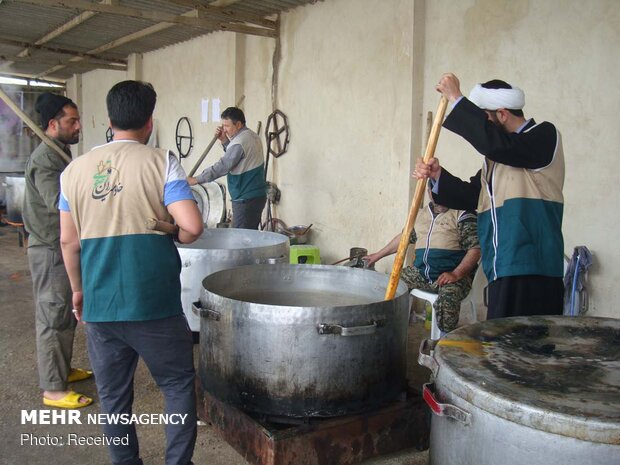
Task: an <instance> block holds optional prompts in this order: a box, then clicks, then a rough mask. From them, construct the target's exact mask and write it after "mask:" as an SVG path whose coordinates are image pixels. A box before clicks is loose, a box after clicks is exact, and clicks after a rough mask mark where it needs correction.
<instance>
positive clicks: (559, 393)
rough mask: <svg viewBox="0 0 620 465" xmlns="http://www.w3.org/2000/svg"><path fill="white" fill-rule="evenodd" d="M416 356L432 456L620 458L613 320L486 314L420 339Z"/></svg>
mask: <svg viewBox="0 0 620 465" xmlns="http://www.w3.org/2000/svg"><path fill="white" fill-rule="evenodd" d="M433 349H434V350H433ZM420 363H421V364H422V365H425V366H427V367H429V368H430V369H431V370H432V372H433V375H434V385H433V384H429V385H426V386H425V387H424V398H425V399H426V401H427V403H428V404H429V406H430V407H431V410H432V411H433V413H435V415H434V416H433V419H432V423H431V439H430V441H431V447H430V459H431V460H430V463H431V465H444V464H453V463H454V464H456V463H458V464H460V465H497V464H502V465H517V464H519V465H521V464H528V465H583V464H588V465H610V464H612V463H615V464H617V463H620V320H615V319H609V318H568V317H550V316H549V317H518V318H506V319H499V320H491V321H486V322H483V323H477V324H474V325H470V326H466V327H463V328H460V329H457V330H456V331H453V332H452V333H450V334H448V335H447V336H446V337H444V338H443V339H441V340H440V341H438V342H436V341H435V342H431V341H428V340H427V341H423V342H422V346H421V349H420Z"/></svg>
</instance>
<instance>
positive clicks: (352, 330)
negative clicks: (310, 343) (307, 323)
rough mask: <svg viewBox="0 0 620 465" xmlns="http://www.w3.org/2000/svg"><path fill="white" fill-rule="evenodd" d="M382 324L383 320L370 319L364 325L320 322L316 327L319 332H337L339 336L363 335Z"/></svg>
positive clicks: (371, 332) (375, 329)
mask: <svg viewBox="0 0 620 465" xmlns="http://www.w3.org/2000/svg"><path fill="white" fill-rule="evenodd" d="M380 326H383V320H379V321H371V322H370V324H368V325H364V326H342V325H335V324H328V323H321V324H319V326H318V327H317V331H318V332H319V334H337V335H339V336H365V335H367V334H374V333H375V332H376V331H377V328H378V327H380Z"/></svg>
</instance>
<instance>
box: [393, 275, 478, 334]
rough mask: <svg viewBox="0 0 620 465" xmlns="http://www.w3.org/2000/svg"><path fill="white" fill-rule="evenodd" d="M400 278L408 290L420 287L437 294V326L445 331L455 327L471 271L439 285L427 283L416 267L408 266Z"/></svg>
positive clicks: (469, 287) (467, 288)
mask: <svg viewBox="0 0 620 465" xmlns="http://www.w3.org/2000/svg"><path fill="white" fill-rule="evenodd" d="M401 279H402V280H403V281H405V283H407V286H408V287H409V290H411V289H420V290H421V291H427V292H432V293H434V294H439V297H438V298H437V300H436V301H435V318H436V319H437V326H438V327H439V329H440V330H441V331H443V332H445V333H448V332H450V331H452V330H454V329H455V328H456V325H457V323H458V322H459V314H460V313H461V301H462V300H463V299H464V298H465V297H467V294H469V291H470V290H471V283H472V281H473V273H470V274H469V276H466V277H465V278H463V279H461V280H459V281H457V282H455V283H452V284H446V285H445V286H441V287H439V286H437V284H434V283H429V282H428V281H427V279H426V278H425V277H424V276H422V274H420V271H419V270H418V269H417V268H416V267H412V266H408V267H406V268H404V269H403V273H402V276H401Z"/></svg>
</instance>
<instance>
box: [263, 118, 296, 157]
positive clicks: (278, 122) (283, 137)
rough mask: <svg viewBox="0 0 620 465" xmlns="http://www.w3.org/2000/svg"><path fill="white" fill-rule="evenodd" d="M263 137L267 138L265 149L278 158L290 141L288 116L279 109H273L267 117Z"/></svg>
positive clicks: (284, 151)
mask: <svg viewBox="0 0 620 465" xmlns="http://www.w3.org/2000/svg"><path fill="white" fill-rule="evenodd" d="M265 138H266V139H267V151H268V153H270V154H271V155H273V156H274V157H276V158H278V157H279V156H280V155H284V154H285V153H286V151H287V150H288V143H289V141H290V136H289V126H288V118H287V117H286V115H285V114H284V113H282V112H281V111H280V110H275V111H274V112H273V113H272V114H270V115H269V118H267V125H266V127H265Z"/></svg>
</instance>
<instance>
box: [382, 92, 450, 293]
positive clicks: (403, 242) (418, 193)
mask: <svg viewBox="0 0 620 465" xmlns="http://www.w3.org/2000/svg"><path fill="white" fill-rule="evenodd" d="M447 107H448V99H446V98H445V97H444V96H441V99H440V100H439V106H438V107H437V114H436V115H435V120H434V121H433V127H432V128H431V134H430V136H429V138H428V143H427V144H426V152H424V158H423V160H424V162H425V163H428V160H430V159H431V158H432V157H433V155H434V153H435V148H436V147H437V140H438V139H439V131H440V130H441V123H443V118H444V116H445V114H446V108H447ZM425 186H426V180H425V179H418V182H417V183H416V186H415V194H414V195H413V201H412V202H411V208H410V209H409V216H408V217H407V223H406V224H405V228H404V229H403V235H402V236H401V237H400V242H399V243H398V250H397V251H396V258H395V259H394V266H393V267H392V273H391V274H390V281H389V282H388V287H387V290H386V291H385V300H391V299H393V298H394V295H396V288H397V287H398V281H399V280H400V272H401V271H402V269H403V263H404V262H405V255H406V254H407V247H408V246H409V236H411V231H413V225H414V224H415V219H416V217H417V216H418V210H419V209H420V204H421V203H422V199H423V198H424V187H425Z"/></svg>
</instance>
